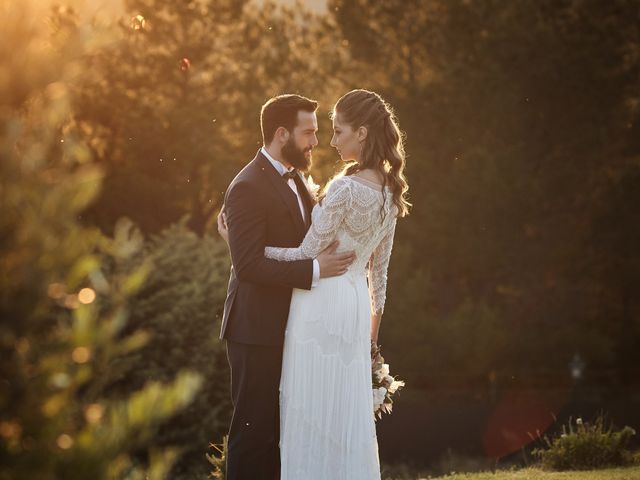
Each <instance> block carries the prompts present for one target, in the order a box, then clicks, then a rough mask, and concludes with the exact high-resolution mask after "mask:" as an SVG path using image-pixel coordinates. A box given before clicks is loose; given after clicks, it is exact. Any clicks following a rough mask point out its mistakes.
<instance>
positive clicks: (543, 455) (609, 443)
mask: <svg viewBox="0 0 640 480" xmlns="http://www.w3.org/2000/svg"><path fill="white" fill-rule="evenodd" d="M635 433H636V432H635V431H634V430H633V429H632V428H631V427H628V426H627V427H624V428H623V429H622V430H619V431H615V430H614V429H613V427H612V426H610V425H609V426H607V425H605V419H604V417H603V415H600V416H598V418H596V420H595V422H593V423H587V422H583V420H582V419H581V418H578V419H576V421H575V426H574V424H573V423H572V421H571V419H569V422H568V424H567V425H566V426H565V425H563V426H562V433H561V434H560V435H558V436H556V437H555V438H552V439H549V438H548V437H544V442H545V443H546V445H547V447H548V448H547V449H536V450H534V451H533V455H534V456H537V457H538V458H539V459H540V461H541V463H542V465H543V466H544V467H547V468H552V469H554V470H591V469H596V468H606V467H613V466H624V465H628V464H630V463H631V462H632V456H631V453H630V452H629V451H628V450H627V446H628V445H629V441H630V440H631V437H632V436H633V435H635Z"/></svg>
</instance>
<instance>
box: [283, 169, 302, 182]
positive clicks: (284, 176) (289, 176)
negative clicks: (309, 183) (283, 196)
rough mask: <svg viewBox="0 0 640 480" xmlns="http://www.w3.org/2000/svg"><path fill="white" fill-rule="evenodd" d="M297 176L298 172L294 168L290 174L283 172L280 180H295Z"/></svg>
mask: <svg viewBox="0 0 640 480" xmlns="http://www.w3.org/2000/svg"><path fill="white" fill-rule="evenodd" d="M297 176H298V171H297V170H296V169H295V168H294V169H293V170H291V171H290V172H284V173H283V174H282V178H284V179H285V180H292V179H294V178H296V177H297Z"/></svg>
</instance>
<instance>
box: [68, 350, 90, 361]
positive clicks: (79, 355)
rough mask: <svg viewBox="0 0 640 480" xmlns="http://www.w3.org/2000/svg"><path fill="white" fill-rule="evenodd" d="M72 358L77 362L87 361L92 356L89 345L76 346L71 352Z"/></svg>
mask: <svg viewBox="0 0 640 480" xmlns="http://www.w3.org/2000/svg"><path fill="white" fill-rule="evenodd" d="M71 358H72V359H73V361H74V362H76V363H87V362H88V361H89V358H91V351H89V349H88V348H87V347H76V348H74V349H73V352H71Z"/></svg>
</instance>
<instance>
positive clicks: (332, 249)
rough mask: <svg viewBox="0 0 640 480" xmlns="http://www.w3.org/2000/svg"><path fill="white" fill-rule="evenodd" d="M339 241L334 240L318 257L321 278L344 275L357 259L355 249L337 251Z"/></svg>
mask: <svg viewBox="0 0 640 480" xmlns="http://www.w3.org/2000/svg"><path fill="white" fill-rule="evenodd" d="M337 248H338V241H337V240H334V241H333V242H332V243H331V244H330V245H329V246H328V247H327V248H325V249H324V250H323V251H322V252H320V255H318V257H317V258H316V260H317V261H318V264H319V265H320V278H326V277H335V276H338V275H342V274H343V273H345V272H346V271H347V269H348V268H349V266H350V265H351V264H352V263H353V261H354V260H355V259H356V254H355V252H353V251H349V252H342V253H336V249H337Z"/></svg>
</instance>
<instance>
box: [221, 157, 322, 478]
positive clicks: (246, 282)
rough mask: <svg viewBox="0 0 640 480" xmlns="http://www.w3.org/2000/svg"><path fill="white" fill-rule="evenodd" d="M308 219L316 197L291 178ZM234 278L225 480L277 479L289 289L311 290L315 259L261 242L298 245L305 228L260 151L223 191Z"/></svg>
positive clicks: (227, 320) (226, 327) (228, 316)
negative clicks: (267, 252) (282, 257)
mask: <svg viewBox="0 0 640 480" xmlns="http://www.w3.org/2000/svg"><path fill="white" fill-rule="evenodd" d="M294 181H295V182H296V186H297V189H298V192H299V194H300V196H301V198H302V200H303V203H304V206H305V209H306V211H307V212H306V213H307V218H310V217H311V209H312V207H313V200H312V199H311V196H310V195H309V193H308V191H307V189H306V187H305V185H304V183H303V181H302V179H301V178H300V177H297V178H295V179H294ZM224 203H225V211H226V214H227V224H228V227H229V247H230V250H231V260H232V265H233V266H232V268H231V276H230V279H229V287H228V291H227V299H226V301H225V306H224V315H223V320H222V329H221V332H220V338H223V339H226V340H227V355H228V358H229V364H230V366H231V392H232V398H233V404H234V413H233V419H232V421H231V428H230V431H229V451H228V454H227V480H260V479H268V480H273V479H274V478H278V476H279V470H280V457H279V449H278V440H279V415H278V411H279V405H278V386H279V382H280V368H281V364H282V345H283V343H284V330H285V327H286V323H287V317H288V316H289V304H290V302H291V292H292V289H293V288H301V289H310V288H311V282H312V276H313V261H312V260H300V261H295V262H278V261H275V260H271V259H268V258H266V257H265V256H264V248H265V247H266V246H268V245H269V246H276V247H297V246H299V245H300V243H301V242H302V239H303V238H304V236H305V234H306V231H307V228H306V226H305V223H304V220H303V218H302V215H301V214H300V208H299V205H298V199H297V198H296V195H295V193H294V192H293V191H292V190H291V188H290V187H289V186H288V185H287V183H286V181H285V180H284V179H283V178H282V177H281V176H280V174H279V172H278V171H277V170H276V169H275V168H274V167H273V165H272V164H271V163H270V162H269V160H267V159H266V158H265V157H264V155H262V153H260V152H258V154H257V155H256V157H255V158H254V159H253V160H252V161H251V162H249V164H248V165H247V166H246V167H245V168H243V169H242V171H240V173H239V174H238V175H237V176H236V177H235V178H234V179H233V181H232V182H231V184H230V185H229V188H228V189H227V193H226V195H225V202H224Z"/></svg>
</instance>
